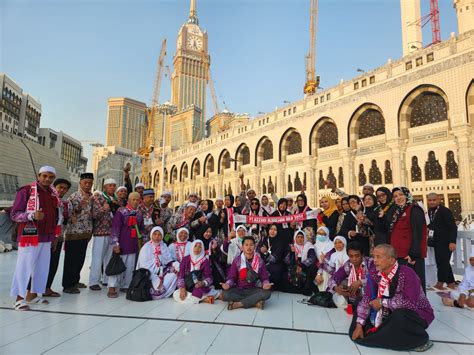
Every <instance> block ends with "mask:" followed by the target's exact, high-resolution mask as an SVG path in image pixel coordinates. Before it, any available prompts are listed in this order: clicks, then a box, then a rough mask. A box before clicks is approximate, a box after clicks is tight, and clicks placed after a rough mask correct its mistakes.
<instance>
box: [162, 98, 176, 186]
mask: <svg viewBox="0 0 474 355" xmlns="http://www.w3.org/2000/svg"><path fill="white" fill-rule="evenodd" d="M176 111H177V107H176V105H173V104H171V103H170V102H169V101H166V102H165V103H164V104H161V105H158V112H160V113H161V114H163V132H162V134H163V144H162V147H161V184H160V185H161V193H163V191H164V189H165V156H166V155H165V146H166V120H167V116H169V115H173V114H175V113H176Z"/></svg>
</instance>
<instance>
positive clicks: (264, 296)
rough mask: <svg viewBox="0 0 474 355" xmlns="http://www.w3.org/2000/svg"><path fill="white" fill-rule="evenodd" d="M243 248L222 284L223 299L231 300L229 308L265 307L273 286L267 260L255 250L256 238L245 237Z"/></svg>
mask: <svg viewBox="0 0 474 355" xmlns="http://www.w3.org/2000/svg"><path fill="white" fill-rule="evenodd" d="M242 249H243V251H242V253H241V254H240V257H238V258H235V260H234V261H233V262H232V266H231V267H230V270H229V273H228V275H227V281H226V282H225V283H223V284H222V288H223V290H224V291H223V292H222V294H221V300H223V301H227V302H229V304H228V306H227V309H228V310H233V309H237V308H250V307H257V308H259V309H263V308H264V305H265V301H266V300H268V299H269V298H270V296H271V291H270V289H271V288H272V284H271V283H270V281H269V280H268V272H267V269H266V267H265V262H264V261H263V259H262V258H261V257H260V256H259V254H258V253H256V252H255V240H254V239H253V238H252V237H245V238H244V240H243V242H242ZM258 284H261V287H258V286H257V285H258Z"/></svg>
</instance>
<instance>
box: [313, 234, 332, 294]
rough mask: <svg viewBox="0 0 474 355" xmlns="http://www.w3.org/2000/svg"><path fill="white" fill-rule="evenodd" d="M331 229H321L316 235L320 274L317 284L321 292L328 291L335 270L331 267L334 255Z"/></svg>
mask: <svg viewBox="0 0 474 355" xmlns="http://www.w3.org/2000/svg"><path fill="white" fill-rule="evenodd" d="M329 233H330V232H329V229H327V228H326V227H319V228H318V231H317V233H316V245H315V247H316V248H315V249H316V256H317V258H318V263H319V265H318V272H317V275H316V284H317V285H318V289H319V291H326V288H327V286H328V281H329V278H330V277H331V275H332V273H333V272H334V269H333V268H332V267H331V266H330V265H329V259H330V257H331V254H332V253H334V250H335V249H334V243H333V242H332V241H331V239H329Z"/></svg>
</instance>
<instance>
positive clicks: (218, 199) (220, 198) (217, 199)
mask: <svg viewBox="0 0 474 355" xmlns="http://www.w3.org/2000/svg"><path fill="white" fill-rule="evenodd" d="M216 201H224V199H223V198H222V197H221V196H217V198H216Z"/></svg>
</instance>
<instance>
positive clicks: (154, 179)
mask: <svg viewBox="0 0 474 355" xmlns="http://www.w3.org/2000/svg"><path fill="white" fill-rule="evenodd" d="M159 183H160V174H159V173H158V170H157V171H155V176H154V177H153V186H154V187H158V185H159Z"/></svg>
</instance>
